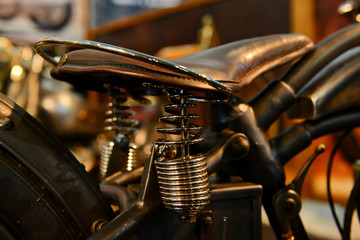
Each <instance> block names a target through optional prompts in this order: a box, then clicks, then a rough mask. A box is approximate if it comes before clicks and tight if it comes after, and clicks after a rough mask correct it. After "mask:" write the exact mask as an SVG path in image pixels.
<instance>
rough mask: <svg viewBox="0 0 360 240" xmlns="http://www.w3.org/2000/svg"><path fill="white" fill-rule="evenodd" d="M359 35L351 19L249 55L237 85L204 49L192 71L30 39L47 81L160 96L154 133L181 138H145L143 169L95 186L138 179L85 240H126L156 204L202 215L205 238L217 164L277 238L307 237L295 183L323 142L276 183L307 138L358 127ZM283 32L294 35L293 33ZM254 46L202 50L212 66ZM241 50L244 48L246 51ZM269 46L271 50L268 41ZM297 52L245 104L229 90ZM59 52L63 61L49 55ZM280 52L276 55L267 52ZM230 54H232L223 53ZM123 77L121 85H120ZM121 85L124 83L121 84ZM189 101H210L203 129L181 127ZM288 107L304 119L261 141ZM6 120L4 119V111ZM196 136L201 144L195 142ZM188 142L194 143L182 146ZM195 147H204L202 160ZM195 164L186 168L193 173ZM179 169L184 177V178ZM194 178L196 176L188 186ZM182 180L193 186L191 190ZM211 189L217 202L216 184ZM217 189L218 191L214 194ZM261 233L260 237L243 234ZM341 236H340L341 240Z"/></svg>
mask: <svg viewBox="0 0 360 240" xmlns="http://www.w3.org/2000/svg"><path fill="white" fill-rule="evenodd" d="M359 33H360V25H358V24H354V25H351V26H349V27H348V28H345V29H343V30H341V31H339V32H338V33H336V34H334V35H333V36H331V37H329V38H328V39H326V40H324V41H323V42H321V43H320V44H318V45H317V46H316V47H315V48H314V49H312V48H313V46H312V43H311V42H309V41H308V40H306V39H305V40H304V39H303V38H302V37H300V38H301V39H302V41H303V42H302V45H301V44H300V45H301V47H299V42H295V44H294V45H295V46H297V48H296V51H290V53H289V54H288V55H284V54H283V52H281V51H280V52H276V51H274V49H271V50H269V52H267V53H274V52H275V54H274V55H271V54H270V55H268V56H267V55H266V54H264V55H265V56H263V55H261V56H260V55H259V56H256V57H259V58H260V59H259V61H257V60H256V61H253V62H254V63H257V64H255V65H254V66H249V69H250V70H249V69H246V70H243V72H244V75H246V76H243V77H242V78H241V79H242V80H241V82H240V80H239V81H237V78H233V80H230V77H229V76H224V75H221V71H217V70H218V69H217V68H216V67H218V65H217V64H216V63H215V64H208V63H207V57H209V55H206V52H202V53H200V54H199V55H197V57H198V58H195V59H196V60H198V59H203V60H204V61H203V62H200V63H199V62H196V61H195V63H196V64H198V63H199V65H197V67H196V64H194V63H191V57H190V58H188V59H187V58H186V57H185V58H182V59H178V60H174V61H173V62H170V61H167V60H164V59H160V58H156V57H153V56H149V55H146V54H142V53H138V52H135V51H131V50H127V49H123V48H119V47H115V46H111V45H106V44H100V43H95V42H90V41H81V40H69V39H60V38H53V39H44V40H42V41H39V42H38V43H36V44H35V50H36V51H37V52H38V53H40V54H41V55H42V56H43V57H44V58H45V59H46V60H48V61H50V62H51V63H53V64H54V66H55V67H54V68H53V70H52V74H53V76H54V77H56V78H59V79H62V80H65V81H69V82H71V83H73V84H75V85H78V86H82V87H85V88H87V89H96V90H105V89H106V87H105V86H108V85H109V84H113V85H114V86H118V87H121V88H123V89H125V90H126V92H127V94H128V95H129V96H132V97H134V98H135V99H140V102H145V101H146V100H144V98H143V95H146V94H149V93H152V94H156V95H160V94H164V93H165V94H167V95H168V96H169V99H170V100H171V102H172V104H170V105H168V106H167V107H166V108H165V110H166V112H168V113H169V114H170V115H165V116H164V117H162V118H161V120H162V121H163V122H165V123H167V124H171V125H175V127H171V128H170V127H165V128H160V129H158V131H159V132H161V133H165V134H176V135H177V134H178V135H180V137H179V138H177V140H174V141H173V140H163V139H160V140H157V141H154V143H153V145H152V150H151V155H150V156H149V158H148V159H147V160H146V161H145V164H144V166H143V167H138V168H136V169H135V170H133V171H129V172H122V173H121V174H117V175H114V176H110V177H109V178H106V179H105V180H104V181H103V182H102V183H101V187H102V188H106V187H109V186H112V187H113V188H112V189H113V190H114V192H115V193H116V192H119V191H121V188H120V186H122V185H124V184H128V183H136V182H140V185H139V189H138V197H137V200H136V201H135V202H134V203H133V204H132V205H131V206H130V207H129V208H127V209H125V210H124V211H122V212H121V213H120V214H119V215H117V216H116V217H115V218H113V219H111V221H110V222H108V223H106V221H98V222H96V224H93V231H94V233H93V234H92V235H91V236H90V238H89V239H127V238H129V237H131V236H132V235H133V234H135V233H136V232H137V231H138V230H139V229H141V227H142V226H143V225H144V224H146V223H148V222H149V221H151V219H152V218H153V217H154V216H155V215H156V213H159V211H160V210H162V209H163V206H164V205H165V206H166V207H167V208H169V209H172V210H174V211H175V212H177V213H178V214H179V216H180V219H181V220H182V221H183V222H185V223H184V224H189V223H192V222H194V221H195V219H196V218H199V217H200V216H201V219H205V220H204V221H201V223H208V225H207V227H206V226H205V227H200V228H201V229H202V230H201V231H202V232H201V233H202V236H203V237H204V236H207V237H209V236H212V237H214V236H215V235H214V234H212V232H211V229H212V227H213V226H214V224H215V223H214V221H213V220H212V215H211V212H210V213H209V212H205V213H204V212H202V209H203V206H204V205H206V204H207V203H208V202H209V197H210V196H209V192H210V188H212V187H211V184H209V180H208V178H205V179H203V178H202V176H203V175H206V172H208V173H209V174H211V173H213V172H216V171H220V170H221V172H222V176H223V177H225V178H226V177H230V176H234V175H236V176H241V177H242V178H243V179H244V180H245V181H247V182H252V183H255V184H256V186H253V187H254V189H255V192H256V191H257V194H261V192H262V198H261V199H262V204H263V206H264V207H265V209H266V211H267V214H268V217H269V220H270V222H271V225H272V227H273V229H274V232H275V234H276V236H277V237H278V238H279V239H292V238H294V237H296V238H297V239H306V238H307V234H306V231H305V230H304V228H303V226H302V223H301V219H300V217H299V211H300V208H301V199H300V194H301V185H302V181H303V179H304V176H305V175H306V173H307V169H308V167H309V166H310V164H311V162H312V161H314V159H315V157H316V155H318V154H320V153H321V152H322V151H323V147H321V146H320V147H319V148H318V149H317V151H316V154H315V155H314V156H313V157H312V158H311V159H310V160H309V164H308V165H307V166H305V167H304V169H303V170H302V171H300V173H299V174H298V176H297V178H296V179H295V180H294V181H293V183H292V184H290V185H289V186H285V176H284V171H283V165H284V164H286V163H287V162H288V161H289V160H290V159H291V158H292V157H293V156H295V155H296V154H297V153H299V152H300V151H302V150H304V149H306V148H307V147H308V146H309V145H310V143H311V142H312V140H314V139H316V138H318V137H320V136H323V135H325V134H329V133H332V132H336V131H340V130H345V129H348V128H351V127H356V126H358V125H359V124H360V118H359V117H360V115H359V113H360V112H359V109H358V108H356V104H357V103H359V101H360V99H359V96H360V94H357V93H358V89H359V87H358V86H357V84H358V83H357V82H356V79H357V76H358V71H359V70H358V69H359V68H358V67H357V65H358V64H359V63H358V62H360V61H358V59H357V58H356V60H352V59H354V56H356V55H357V54H356V52H357V49H356V48H355V47H356V46H358V45H359V43H360V37H359V36H360V34H359ZM289 36H290V37H291V38H292V37H294V38H296V39H297V38H298V37H299V36H294V35H289ZM286 37H287V36H285V37H284V36H275V37H273V39H272V37H269V38H264V39H265V40H266V41H271V42H272V43H274V42H278V40H279V39H282V41H284V42H286V43H287V44H288V45H285V43H284V42H282V41H280V42H279V43H278V44H279V45H283V47H285V46H290V45H291V43H289V42H291V41H290V40H289V42H287V40H284V39H285V38H286ZM269 39H270V40H269ZM271 39H272V40H271ZM274 39H275V40H274ZM257 43H259V45H257ZM262 44H264V41H263V39H260V40H259V39H252V40H248V41H243V42H241V44H239V45H237V46H236V49H237V50H238V51H235V53H238V54H237V55H236V54H234V51H232V50H233V49H234V46H233V45H231V46H230V45H227V47H229V46H230V47H229V49H231V50H226V49H227V48H226V47H222V48H219V50H218V52H216V51H215V53H216V54H214V55H211V56H217V58H218V61H219V62H221V61H225V59H227V61H229V60H230V61H235V62H233V63H232V64H233V65H231V66H240V65H241V64H240V63H241V61H240V59H241V58H242V57H244V56H245V55H246V54H248V53H251V52H252V51H253V50H256V49H259V48H260V46H261V45H262ZM270 45H273V44H270ZM247 46H251V47H250V50H249V49H248V48H247ZM275 49H280V48H279V46H276V47H275ZM299 49H300V50H299ZM349 49H350V50H349ZM83 50H86V51H83ZM87 50H90V51H87ZM240 50H242V51H240ZM347 50H349V51H347ZM226 51H227V52H226ZM230 52H231V53H232V54H229V53H230ZM59 53H60V54H59ZM64 53H65V54H64ZM221 53H228V54H221ZM245 53H246V54H245ZM306 53H307V54H306ZM76 54H78V55H76ZM87 54H90V55H87ZM91 54H95V55H91ZM98 54H105V55H106V56H107V57H109V56H110V57H111V58H116V56H118V57H119V58H120V59H121V64H118V65H116V66H115V65H113V64H109V65H106V64H107V63H108V61H104V58H99V55H98ZM202 54H203V55H202ZM304 54H306V55H305V56H303V57H301V59H300V60H299V61H297V62H296V64H295V65H294V66H292V67H291V69H289V70H288V71H287V72H286V73H285V74H284V75H283V76H282V77H281V78H280V79H279V80H276V81H273V82H271V83H270V84H269V85H268V86H266V87H265V88H264V89H263V90H262V91H261V92H260V93H259V94H257V95H256V96H255V97H254V98H253V99H252V100H251V101H249V102H248V103H246V102H244V101H242V100H241V99H240V98H239V97H238V96H236V95H235V92H236V91H238V89H240V88H242V87H244V86H245V85H248V84H250V83H251V82H252V80H253V79H254V78H256V77H257V76H259V75H260V74H262V73H264V72H265V71H268V70H271V69H273V68H274V67H276V66H278V65H281V64H284V63H287V62H289V61H291V60H293V59H296V58H298V57H300V56H302V55H304ZM58 55H62V57H61V58H56V57H55V56H58ZM234 55H235V56H234ZM279 55H280V56H281V57H280V58H276V57H279ZM84 56H85V58H82V57H84ZM89 56H91V57H89ZM231 56H232V57H234V58H233V59H231V58H230V57H231ZM266 57H268V58H266ZM97 58H99V59H97ZM111 58H105V59H106V60H109V59H111ZM84 59H88V60H89V61H90V60H94V61H95V62H89V61H84ZM124 59H125V60H124ZM189 59H190V60H189ZM236 59H237V60H236ZM211 60H214V59H211ZM215 60H216V59H215ZM241 60H243V59H241ZM246 61H247V60H245V62H246ZM249 61H250V60H249ZM251 61H252V60H251ZM251 61H250V62H251ZM94 63H95V64H94ZM226 63H228V62H226ZM261 64H263V65H261ZM94 66H95V69H94V68H93V67H94ZM193 66H194V68H192V67H193ZM241 66H243V65H241ZM236 70H239V69H236ZM239 72H240V73H239ZM106 74H110V76H112V78H108V77H107V75H106ZM236 74H238V75H241V74H242V71H241V70H239V71H238V72H237V73H236ZM209 75H211V76H213V77H209ZM226 77H228V78H226ZM215 78H216V79H217V80H215ZM124 79H125V80H124ZM224 79H225V80H224ZM227 79H229V80H227ZM239 79H240V78H239ZM122 81H125V82H126V83H125V84H123V83H122ZM129 83H131V84H130V85H128V84H129ZM352 91H354V93H353V92H352ZM344 96H346V97H344ZM196 102H197V103H199V102H200V103H203V102H205V103H210V104H211V111H212V116H213V117H212V118H213V119H212V124H211V127H210V128H207V129H205V130H203V131H199V130H200V129H199V127H197V126H195V125H194V124H191V123H190V120H191V119H194V118H197V117H196V116H194V115H192V114H190V113H189V112H188V110H189V109H191V108H194V107H195V105H194V103H196ZM309 105H310V106H312V107H309ZM3 109H6V108H3ZM288 109H290V110H289V114H290V115H293V116H294V117H301V118H304V119H308V120H305V121H304V122H302V123H299V124H295V125H294V126H292V127H291V128H289V129H287V130H285V131H284V132H282V133H281V134H279V135H278V136H277V137H275V138H273V139H271V140H268V139H267V138H266V135H265V133H266V131H267V130H268V128H269V127H270V125H271V124H272V123H273V122H274V121H275V120H276V119H277V118H278V117H279V116H280V115H281V114H282V113H284V112H286V111H287V110H288ZM308 110H312V111H311V112H309V111H308ZM6 117H8V118H12V114H11V111H10V112H9V113H8V115H6ZM4 126H6V124H4ZM199 135H200V136H202V138H203V139H204V140H203V141H200V139H201V137H200V136H199ZM15 141H16V139H15ZM190 145H194V146H192V148H191V149H190ZM50 148H51V147H50ZM14 152H16V149H15V150H14ZM200 153H205V154H204V155H205V156H206V158H205V157H204V155H202V154H200ZM205 159H206V160H205ZM184 162H185V163H184ZM194 169H195V171H194V172H195V173H192V172H191V171H192V170H194ZM193 174H195V175H193ZM183 175H186V179H185V180H184V179H183V178H182V177H183ZM174 176H175V177H174ZM193 176H195V177H194V178H196V179H197V180H198V179H201V181H196V183H192V182H191V181H192V177H193ZM164 179H165V180H164ZM174 179H175V180H174ZM183 180H184V181H185V182H186V183H185V184H180V185H181V186H180V188H177V187H169V186H168V185H170V186H176V185H177V184H178V182H181V181H183ZM189 182H191V184H188V183H189ZM229 184H230V185H223V187H222V189H223V190H224V189H225V190H231V189H233V188H234V186H236V184H238V183H235V184H232V183H231V181H230V182H229ZM114 186H115V187H114ZM189 186H191V187H193V186H195V190H194V189H192V188H191V187H189ZM169 188H170V191H168V190H169ZM256 189H257V190H256ZM198 190H199V191H198ZM211 191H213V192H214V195H213V197H214V196H215V197H214V198H216V188H215V189H212V190H211ZM219 192H220V193H218V195H221V194H225V192H221V190H219ZM230 192H231V191H230ZM228 194H229V193H228ZM230 194H231V193H230ZM119 195H121V194H119ZM174 196H175V197H174ZM210 201H211V200H210ZM166 211H167V210H166ZM202 214H205V215H202ZM223 220H224V221H223V222H222V223H221V224H222V226H221V227H220V229H223V230H224V229H225V226H226V224H225V223H226V221H227V220H226V219H223ZM257 220H258V219H257ZM254 221H256V219H254ZM238 224H240V223H238ZM205 225H206V224H205ZM209 226H210V227H209ZM232 237H235V236H232ZM260 237H261V235H256V236H251V238H260ZM347 237H348V236H346V235H344V238H347ZM208 239H209V238H208Z"/></svg>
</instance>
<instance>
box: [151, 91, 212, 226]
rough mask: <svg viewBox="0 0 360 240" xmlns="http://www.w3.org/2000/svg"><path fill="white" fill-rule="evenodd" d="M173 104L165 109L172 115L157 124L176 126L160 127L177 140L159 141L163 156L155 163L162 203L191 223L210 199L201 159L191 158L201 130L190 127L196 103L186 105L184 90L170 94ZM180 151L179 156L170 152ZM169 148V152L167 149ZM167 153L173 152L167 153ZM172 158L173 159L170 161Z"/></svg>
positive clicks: (207, 181) (203, 159)
mask: <svg viewBox="0 0 360 240" xmlns="http://www.w3.org/2000/svg"><path fill="white" fill-rule="evenodd" d="M169 99H170V101H172V102H173V104H169V105H167V106H165V111H166V112H167V113H170V114H171V115H167V116H163V117H161V118H160V121H162V122H164V123H166V124H172V125H176V126H175V127H165V128H159V129H158V130H157V131H158V132H160V133H164V134H171V135H173V134H175V135H180V139H177V140H159V141H157V142H156V144H157V145H158V147H159V148H160V149H161V148H165V150H164V152H165V153H160V155H162V157H160V158H158V159H156V160H155V165H156V169H157V174H158V182H159V188H160V195H161V199H162V202H163V204H164V205H165V207H167V208H168V209H171V210H173V211H174V212H176V213H177V214H178V216H179V217H180V220H181V221H183V222H194V221H195V220H196V214H197V213H198V212H199V211H200V210H201V209H203V208H204V206H205V205H206V204H208V202H209V199H210V192H209V180H208V175H207V168H206V160H205V157H204V156H200V155H197V156H190V151H189V146H190V145H191V144H195V143H197V142H200V141H201V140H202V138H201V137H200V136H198V135H196V134H194V132H195V131H198V130H200V129H201V128H200V127H199V126H198V125H195V124H191V123H190V122H189V120H192V119H198V118H199V116H198V115H195V114H189V113H188V109H189V108H195V107H196V104H193V103H189V101H188V95H187V94H186V93H184V91H182V90H179V91H174V92H172V93H171V94H170V97H169ZM175 147H176V149H178V148H180V156H179V157H177V155H179V154H176V153H175V152H174V151H173V150H174V149H175ZM170 149H172V150H170ZM166 151H168V152H169V151H170V152H171V151H173V154H168V152H167V153H166ZM173 157H175V158H173Z"/></svg>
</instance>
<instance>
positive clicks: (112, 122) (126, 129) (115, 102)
mask: <svg viewBox="0 0 360 240" xmlns="http://www.w3.org/2000/svg"><path fill="white" fill-rule="evenodd" d="M109 98H110V99H109V103H108V109H107V111H106V112H105V127H104V131H105V135H106V137H107V141H106V142H105V143H104V144H103V149H102V154H101V162H100V174H101V176H102V177H105V176H106V174H107V172H108V168H109V164H110V160H111V156H112V154H113V151H114V147H115V146H116V145H117V146H119V147H120V148H121V149H125V148H126V149H127V150H128V156H127V158H122V159H119V161H120V162H119V166H120V170H123V171H131V170H132V169H134V167H136V166H138V165H139V162H138V161H137V159H136V153H135V151H136V149H137V148H136V145H135V144H134V143H132V142H131V137H132V136H133V135H135V133H136V132H137V131H138V128H139V121H138V120H135V119H130V118H129V117H132V116H134V115H135V112H133V111H129V110H128V109H129V108H130V107H129V106H125V105H124V103H125V102H126V100H127V95H126V94H125V93H124V92H123V91H122V90H121V89H118V88H112V89H109Z"/></svg>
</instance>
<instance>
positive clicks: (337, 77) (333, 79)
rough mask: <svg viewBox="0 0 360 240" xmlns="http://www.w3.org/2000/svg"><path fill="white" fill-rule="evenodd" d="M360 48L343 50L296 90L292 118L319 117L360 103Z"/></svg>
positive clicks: (290, 115)
mask: <svg viewBox="0 0 360 240" xmlns="http://www.w3.org/2000/svg"><path fill="white" fill-rule="evenodd" d="M359 60H360V48H353V49H350V50H348V51H346V52H345V53H343V54H341V55H340V56H338V57H337V58H335V59H334V60H333V61H331V62H330V63H329V64H328V65H327V66H326V67H324V68H323V69H322V70H321V71H319V72H318V73H317V74H316V75H315V76H314V77H313V78H312V79H310V80H309V82H308V83H307V84H306V85H305V86H304V87H303V88H302V89H301V91H299V93H298V94H297V97H296V100H295V103H294V104H293V105H292V106H291V108H290V109H289V111H288V116H289V117H290V118H306V119H317V118H320V117H322V116H325V115H327V114H330V113H332V112H335V111H339V110H343V109H345V108H348V107H350V106H353V105H356V104H358V103H360V90H359V86H360V83H359V82H360V81H359V80H360V70H359V69H360V61H359Z"/></svg>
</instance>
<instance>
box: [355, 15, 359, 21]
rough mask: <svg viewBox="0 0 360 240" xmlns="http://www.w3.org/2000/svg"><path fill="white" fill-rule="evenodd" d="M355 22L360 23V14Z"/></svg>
mask: <svg viewBox="0 0 360 240" xmlns="http://www.w3.org/2000/svg"><path fill="white" fill-rule="evenodd" d="M355 20H356V21H357V22H360V14H358V15H356V18H355Z"/></svg>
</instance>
